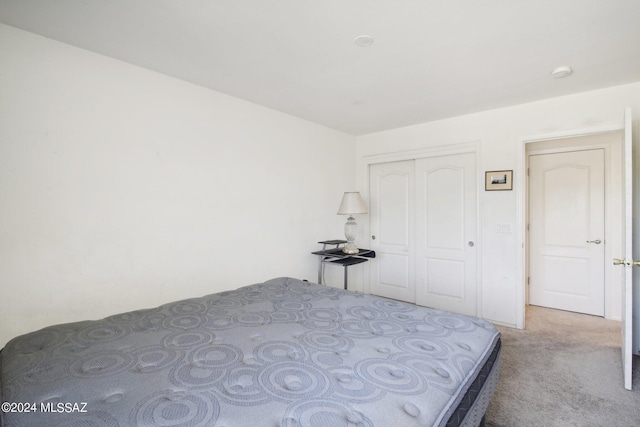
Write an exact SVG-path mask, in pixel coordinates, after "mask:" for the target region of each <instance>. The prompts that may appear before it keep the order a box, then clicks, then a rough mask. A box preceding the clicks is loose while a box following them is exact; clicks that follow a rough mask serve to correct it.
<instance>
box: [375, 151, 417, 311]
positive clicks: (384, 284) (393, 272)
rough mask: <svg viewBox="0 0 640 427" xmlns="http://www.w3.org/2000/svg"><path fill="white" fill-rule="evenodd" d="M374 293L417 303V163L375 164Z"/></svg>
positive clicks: (411, 161)
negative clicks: (415, 185) (415, 203)
mask: <svg viewBox="0 0 640 427" xmlns="http://www.w3.org/2000/svg"><path fill="white" fill-rule="evenodd" d="M369 180H370V182H369V189H370V195H369V203H370V206H371V212H370V221H371V249H373V250H374V251H375V252H376V260H375V262H372V263H371V266H372V268H371V293H372V294H374V295H380V296H383V297H387V298H394V299H398V300H402V301H407V302H415V276H414V269H415V261H414V256H415V251H414V241H415V239H414V232H413V230H414V227H415V225H414V218H415V216H414V211H415V206H414V194H415V188H414V182H415V172H414V161H413V160H407V161H401V162H393V163H381V164H376V165H371V167H370V170H369Z"/></svg>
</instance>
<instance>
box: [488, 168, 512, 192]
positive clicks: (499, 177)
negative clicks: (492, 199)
mask: <svg viewBox="0 0 640 427" xmlns="http://www.w3.org/2000/svg"><path fill="white" fill-rule="evenodd" d="M484 189H485V190H486V191H505V190H507V191H508V190H513V171H512V170H504V171H487V172H485V173H484Z"/></svg>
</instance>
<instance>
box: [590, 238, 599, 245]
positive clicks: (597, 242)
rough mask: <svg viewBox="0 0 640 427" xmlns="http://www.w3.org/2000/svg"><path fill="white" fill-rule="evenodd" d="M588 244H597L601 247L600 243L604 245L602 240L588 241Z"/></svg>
mask: <svg viewBox="0 0 640 427" xmlns="http://www.w3.org/2000/svg"><path fill="white" fill-rule="evenodd" d="M587 243H595V244H596V245H599V244H600V243H602V240H600V239H596V240H587Z"/></svg>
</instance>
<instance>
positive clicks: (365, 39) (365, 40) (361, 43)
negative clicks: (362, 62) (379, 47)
mask: <svg viewBox="0 0 640 427" xmlns="http://www.w3.org/2000/svg"><path fill="white" fill-rule="evenodd" d="M353 42H354V43H355V44H356V46H358V47H369V46H371V45H372V44H373V37H371V36H367V35H366V34H363V35H361V36H358V37H356V38H355V40H354V41H353Z"/></svg>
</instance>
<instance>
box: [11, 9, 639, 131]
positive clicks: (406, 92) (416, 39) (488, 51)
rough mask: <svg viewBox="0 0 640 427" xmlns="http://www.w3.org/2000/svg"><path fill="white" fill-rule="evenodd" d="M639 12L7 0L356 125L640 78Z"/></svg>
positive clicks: (154, 65)
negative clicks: (560, 75)
mask: <svg viewBox="0 0 640 427" xmlns="http://www.w3.org/2000/svg"><path fill="white" fill-rule="evenodd" d="M639 18H640V1H638V0H553V1H551V0H315V1H313V0H0V22H2V23H5V24H7V25H11V26H14V27H17V28H21V29H24V30H27V31H31V32H33V33H37V34H41V35H44V36H46V37H50V38H52V39H55V40H59V41H62V42H65V43H68V44H71V45H74V46H77V47H80V48H83V49H87V50H90V51H93V52H97V53H100V54H103V55H107V56H110V57H113V58H116V59H119V60H122V61H126V62H129V63H131V64H135V65H138V66H141V67H145V68H148V69H151V70H155V71H158V72H160V73H163V74H167V75H170V76H173V77H177V78H179V79H182V80H186V81H188V82H192V83H195V84H198V85H200V86H204V87H207V88H211V89H214V90H216V91H219V92H223V93H226V94H229V95H232V96H235V97H238V98H242V99H245V100H248V101H251V102H254V103H256V104H260V105H263V106H266V107H269V108H273V109H275V110H279V111H282V112H285V113H288V114H291V115H294V116H297V117H300V118H303V119H307V120H310V121H312V122H316V123H319V124H322V125H325V126H328V127H331V128H334V129H338V130H341V131H344V132H346V133H349V134H352V135H362V134H366V133H371V132H376V131H381V130H385V129H392V128H397V127H401V126H406V125H411V124H416V123H422V122H427V121H432V120H438V119H442V118H446V117H452V116H458V115H463V114H468V113H473V112H477V111H483V110H488V109H493V108H499V107H506V106H510V105H516V104H521V103H524V102H530V101H535V100H539V99H544V98H550V97H555V96H561V95H566V94H571V93H576V92H582V91H586V90H592V89H598V88H604V87H610V86H616V85H620V84H625V83H631V82H638V81H640V22H639V21H640V19H639ZM363 34H366V35H370V36H372V37H373V39H374V43H373V44H372V45H371V46H369V47H359V46H357V45H356V44H355V43H354V39H355V38H356V37H357V36H360V35H363ZM561 65H569V66H571V67H572V68H573V70H574V72H573V74H572V75H571V76H570V77H568V78H564V79H555V78H553V77H552V76H551V74H550V73H551V70H552V69H554V68H555V67H557V66H561Z"/></svg>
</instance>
